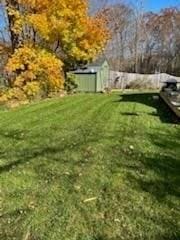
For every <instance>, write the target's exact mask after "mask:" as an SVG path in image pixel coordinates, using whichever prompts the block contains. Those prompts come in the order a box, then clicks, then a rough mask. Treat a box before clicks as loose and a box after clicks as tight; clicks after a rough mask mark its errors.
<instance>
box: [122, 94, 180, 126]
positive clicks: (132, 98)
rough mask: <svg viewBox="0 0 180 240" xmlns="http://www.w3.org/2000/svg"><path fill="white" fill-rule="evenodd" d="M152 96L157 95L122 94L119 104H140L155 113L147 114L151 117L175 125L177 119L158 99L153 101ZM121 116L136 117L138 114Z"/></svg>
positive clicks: (127, 113)
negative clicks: (156, 117)
mask: <svg viewBox="0 0 180 240" xmlns="http://www.w3.org/2000/svg"><path fill="white" fill-rule="evenodd" d="M153 96H158V94H157V93H132V94H122V95H120V97H121V99H120V100H119V102H133V103H141V104H144V105H146V106H150V107H153V108H154V109H155V110H156V113H154V112H152V113H148V114H149V115H152V116H158V117H159V118H160V120H161V121H162V122H163V123H176V122H177V119H176V117H175V116H174V114H173V113H172V112H171V111H170V110H169V108H168V107H167V106H166V104H165V103H164V102H163V101H162V100H161V99H160V98H159V99H156V98H155V99H154V98H153ZM122 115H127V116H130V115H131V116H138V115H139V113H138V112H125V113H122Z"/></svg>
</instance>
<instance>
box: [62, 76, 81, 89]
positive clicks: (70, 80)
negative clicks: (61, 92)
mask: <svg viewBox="0 0 180 240" xmlns="http://www.w3.org/2000/svg"><path fill="white" fill-rule="evenodd" d="M76 81H77V78H76V75H75V74H73V73H68V74H67V76H66V79H65V82H64V89H65V90H66V91H67V93H73V92H75V91H76V89H77V88H78V84H77V83H76Z"/></svg>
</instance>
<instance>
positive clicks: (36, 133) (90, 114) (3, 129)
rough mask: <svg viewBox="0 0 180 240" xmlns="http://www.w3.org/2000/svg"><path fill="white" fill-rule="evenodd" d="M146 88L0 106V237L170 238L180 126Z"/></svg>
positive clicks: (177, 208)
mask: <svg viewBox="0 0 180 240" xmlns="http://www.w3.org/2000/svg"><path fill="white" fill-rule="evenodd" d="M152 96H153V94H152V93H149V94H148V93H144V94H143V93H141V94H138V93H136V94H126V95H120V93H114V94H112V95H98V94H97V95H95V94H86V95H85V94H82V95H75V96H70V97H65V98H63V99H55V100H48V101H43V102H41V103H36V104H32V105H31V106H28V107H27V106H23V107H21V108H19V109H16V110H11V111H6V110H4V109H1V110H0V184H1V190H0V194H1V200H2V201H1V203H0V206H1V213H0V239H1V240H15V239H17V240H121V239H124V240H135V239H136V240H142V239H143V240H154V239H157V240H162V239H166V240H175V239H176V240H179V239H180V224H179V223H180V198H179V196H180V189H179V186H180V178H179V175H180V125H176V124H172V123H171V116H170V113H169V112H168V111H167V108H166V107H165V106H164V104H163V103H161V102H160V100H153V98H152Z"/></svg>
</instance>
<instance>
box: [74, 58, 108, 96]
mask: <svg viewBox="0 0 180 240" xmlns="http://www.w3.org/2000/svg"><path fill="white" fill-rule="evenodd" d="M109 70H110V69H109V64H108V62H107V60H106V59H104V58H99V59H97V60H96V61H94V62H93V63H91V64H89V65H88V66H86V67H83V68H79V69H77V70H75V71H73V73H74V74H75V75H76V78H77V84H78V91H80V92H103V91H104V90H105V89H106V88H108V83H109Z"/></svg>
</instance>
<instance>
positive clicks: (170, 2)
mask: <svg viewBox="0 0 180 240" xmlns="http://www.w3.org/2000/svg"><path fill="white" fill-rule="evenodd" d="M134 2H137V1H134ZM144 5H145V10H147V11H153V12H158V11H159V10H160V9H162V8H167V7H172V6H178V7H180V0H144Z"/></svg>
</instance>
